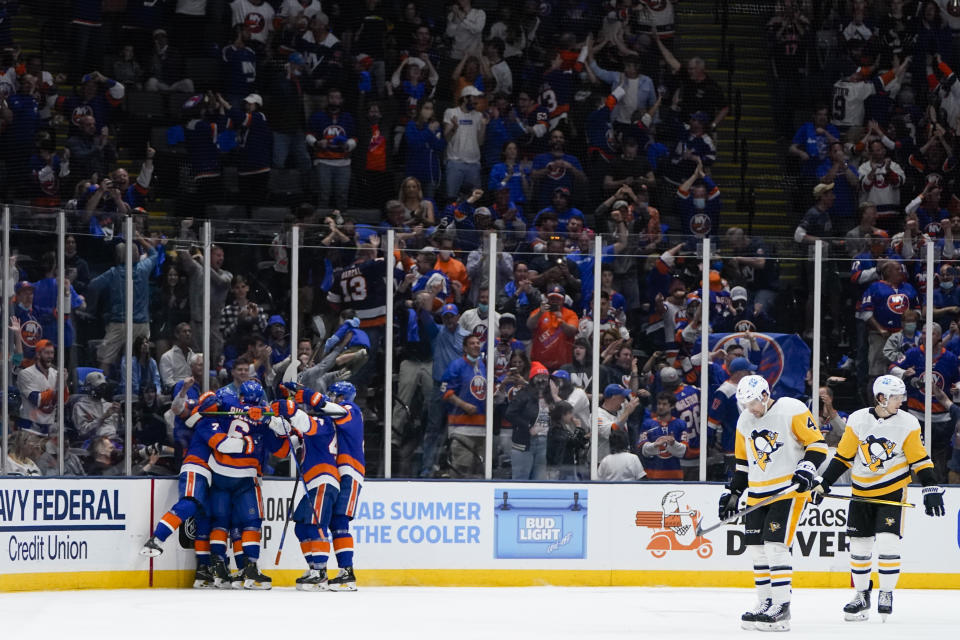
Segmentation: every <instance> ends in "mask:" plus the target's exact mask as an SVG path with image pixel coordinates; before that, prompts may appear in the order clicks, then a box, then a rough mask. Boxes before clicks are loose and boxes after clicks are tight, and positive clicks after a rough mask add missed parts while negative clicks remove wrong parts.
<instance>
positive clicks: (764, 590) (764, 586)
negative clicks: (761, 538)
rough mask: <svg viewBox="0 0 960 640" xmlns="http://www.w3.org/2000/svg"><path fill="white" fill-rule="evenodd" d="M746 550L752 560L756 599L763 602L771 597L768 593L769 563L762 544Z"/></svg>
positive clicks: (751, 546)
mask: <svg viewBox="0 0 960 640" xmlns="http://www.w3.org/2000/svg"><path fill="white" fill-rule="evenodd" d="M747 548H748V549H750V555H751V557H752V558H753V584H754V586H755V587H756V588H757V599H758V600H759V601H761V602H763V601H764V600H766V599H767V598H772V597H773V594H772V593H771V592H770V563H769V562H768V561H767V554H766V553H765V552H764V548H763V545H762V544H754V545H750V546H749V547H747Z"/></svg>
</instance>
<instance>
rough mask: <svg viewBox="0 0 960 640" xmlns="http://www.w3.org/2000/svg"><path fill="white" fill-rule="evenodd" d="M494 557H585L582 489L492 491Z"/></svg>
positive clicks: (585, 497)
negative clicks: (494, 523)
mask: <svg viewBox="0 0 960 640" xmlns="http://www.w3.org/2000/svg"><path fill="white" fill-rule="evenodd" d="M494 519H495V521H496V527H495V535H494V543H493V544H494V557H495V558H504V559H508V558H509V559H517V558H524V559H536V558H539V559H583V558H586V557H587V491H586V490H585V489H495V490H494Z"/></svg>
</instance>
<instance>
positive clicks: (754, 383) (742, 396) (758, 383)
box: [737, 376, 770, 407]
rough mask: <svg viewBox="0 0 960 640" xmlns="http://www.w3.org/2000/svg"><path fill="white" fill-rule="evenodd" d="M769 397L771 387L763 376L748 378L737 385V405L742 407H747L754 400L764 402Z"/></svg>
mask: <svg viewBox="0 0 960 640" xmlns="http://www.w3.org/2000/svg"><path fill="white" fill-rule="evenodd" d="M764 396H766V397H764ZM769 397H770V385H768V384H767V380H766V378H764V377H763V376H746V377H744V378H743V379H742V380H740V382H739V383H738V384H737V403H738V404H739V405H740V406H741V407H746V406H747V405H748V404H750V403H751V402H753V401H754V400H761V401H762V400H765V399H766V398H769Z"/></svg>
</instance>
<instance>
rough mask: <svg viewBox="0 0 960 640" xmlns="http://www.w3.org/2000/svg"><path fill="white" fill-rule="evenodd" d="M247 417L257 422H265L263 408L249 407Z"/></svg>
mask: <svg viewBox="0 0 960 640" xmlns="http://www.w3.org/2000/svg"><path fill="white" fill-rule="evenodd" d="M247 416H248V417H249V418H250V419H251V420H253V421H255V422H260V421H261V420H263V409H262V408H261V407H247Z"/></svg>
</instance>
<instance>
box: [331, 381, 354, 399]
mask: <svg viewBox="0 0 960 640" xmlns="http://www.w3.org/2000/svg"><path fill="white" fill-rule="evenodd" d="M327 391H328V392H329V393H330V395H331V396H332V397H333V398H334V399H335V400H336V399H337V398H338V397H342V398H343V402H353V399H354V398H356V397H357V388H356V387H355V386H353V383H351V382H347V381H346V380H340V381H338V382H334V383H333V384H332V385H330V386H329V387H327Z"/></svg>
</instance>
